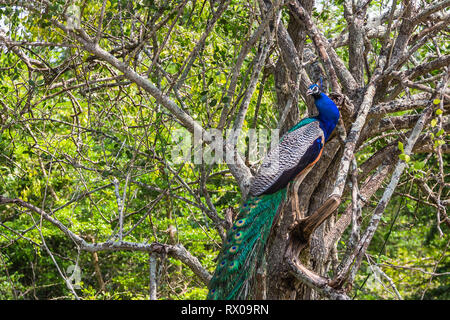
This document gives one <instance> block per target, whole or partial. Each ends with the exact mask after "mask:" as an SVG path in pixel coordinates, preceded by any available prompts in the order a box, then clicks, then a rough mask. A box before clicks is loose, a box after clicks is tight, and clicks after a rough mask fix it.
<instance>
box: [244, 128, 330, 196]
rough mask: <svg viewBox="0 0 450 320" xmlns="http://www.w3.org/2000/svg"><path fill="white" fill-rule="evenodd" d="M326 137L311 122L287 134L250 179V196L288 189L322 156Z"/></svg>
mask: <svg viewBox="0 0 450 320" xmlns="http://www.w3.org/2000/svg"><path fill="white" fill-rule="evenodd" d="M324 141H325V138H324V133H323V131H322V129H321V128H320V123H319V121H317V120H316V121H312V122H309V123H307V124H305V125H303V126H300V127H299V128H297V129H295V130H293V131H290V132H288V133H286V134H285V135H284V136H283V137H282V139H281V141H280V143H279V144H278V145H277V146H276V147H275V148H273V149H272V150H271V151H270V152H269V153H268V154H267V156H266V157H265V159H264V161H263V163H262V164H261V167H260V168H259V171H258V173H257V174H256V175H255V177H254V178H253V181H252V184H251V186H250V194H251V195H253V196H258V195H261V194H270V193H273V192H276V191H278V190H280V189H281V188H284V187H286V186H287V184H288V183H289V181H291V180H293V179H294V178H295V177H296V176H297V175H298V174H299V173H300V172H302V171H303V170H304V169H305V168H307V167H308V166H311V165H312V164H314V163H315V162H316V161H317V160H318V158H319V157H320V155H321V151H322V148H323V144H324Z"/></svg>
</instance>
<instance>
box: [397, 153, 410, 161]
mask: <svg viewBox="0 0 450 320" xmlns="http://www.w3.org/2000/svg"><path fill="white" fill-rule="evenodd" d="M398 157H399V158H400V159H401V160H403V161H405V162H406V163H408V162H409V160H411V157H410V156H408V155H407V154H404V153H402V154H401V155H399V156H398Z"/></svg>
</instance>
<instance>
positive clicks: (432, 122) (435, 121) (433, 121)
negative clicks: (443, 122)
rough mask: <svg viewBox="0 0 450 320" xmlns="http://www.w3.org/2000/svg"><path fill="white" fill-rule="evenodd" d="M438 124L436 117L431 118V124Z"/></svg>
mask: <svg viewBox="0 0 450 320" xmlns="http://www.w3.org/2000/svg"><path fill="white" fill-rule="evenodd" d="M436 124H437V120H436V119H433V120H431V126H432V127H436Z"/></svg>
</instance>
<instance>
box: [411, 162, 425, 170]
mask: <svg viewBox="0 0 450 320" xmlns="http://www.w3.org/2000/svg"><path fill="white" fill-rule="evenodd" d="M423 167H425V161H416V162H415V163H414V169H416V170H421V169H423Z"/></svg>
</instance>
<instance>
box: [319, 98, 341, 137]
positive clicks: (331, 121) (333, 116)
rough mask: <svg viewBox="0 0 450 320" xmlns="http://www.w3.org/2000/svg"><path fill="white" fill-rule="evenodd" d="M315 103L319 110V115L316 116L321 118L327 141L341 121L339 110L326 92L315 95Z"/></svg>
mask: <svg viewBox="0 0 450 320" xmlns="http://www.w3.org/2000/svg"><path fill="white" fill-rule="evenodd" d="M314 103H315V105H316V108H317V110H318V111H319V115H318V116H316V117H314V118H316V119H317V120H319V122H320V127H321V128H322V130H323V132H324V135H325V141H326V140H328V137H329V136H330V135H331V133H332V132H333V130H334V128H335V127H336V125H337V123H338V121H339V110H338V108H337V107H336V104H335V103H334V102H333V101H332V100H331V99H330V98H328V96H327V95H326V94H324V93H320V95H319V96H316V97H314Z"/></svg>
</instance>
